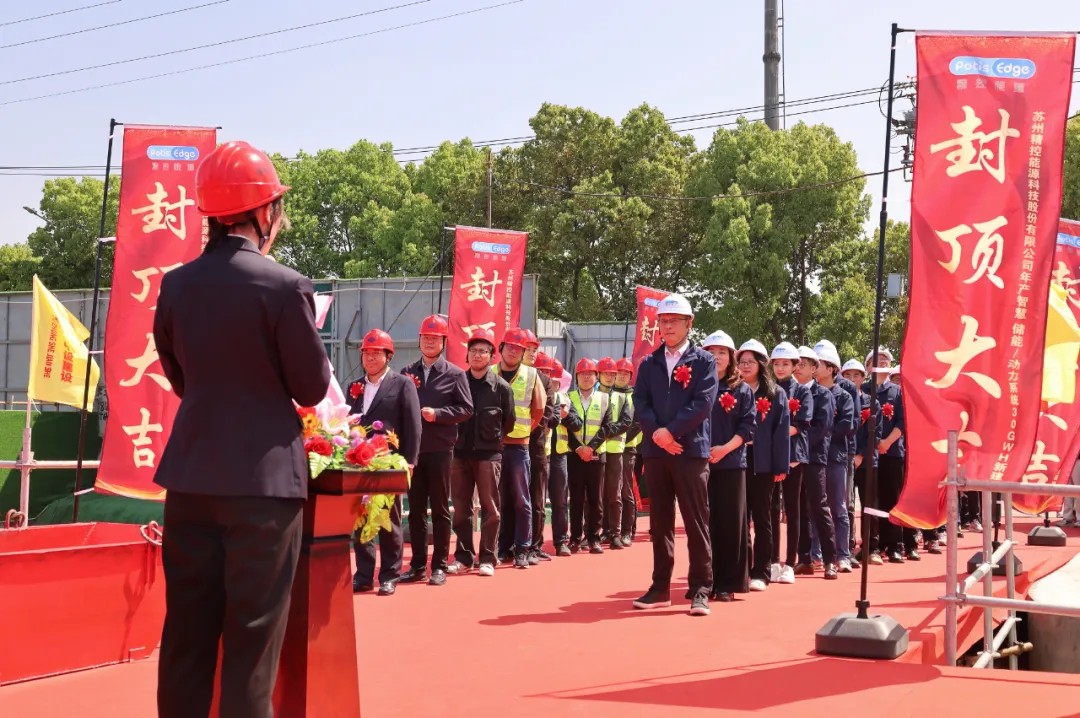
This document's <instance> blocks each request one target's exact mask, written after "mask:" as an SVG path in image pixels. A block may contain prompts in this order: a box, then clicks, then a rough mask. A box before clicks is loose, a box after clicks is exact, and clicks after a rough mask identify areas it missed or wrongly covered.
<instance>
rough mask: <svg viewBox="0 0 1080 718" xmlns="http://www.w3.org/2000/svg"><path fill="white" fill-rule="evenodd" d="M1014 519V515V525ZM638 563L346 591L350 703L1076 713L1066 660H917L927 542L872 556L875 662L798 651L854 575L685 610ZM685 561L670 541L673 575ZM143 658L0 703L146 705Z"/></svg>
mask: <svg viewBox="0 0 1080 718" xmlns="http://www.w3.org/2000/svg"><path fill="white" fill-rule="evenodd" d="M646 524H647V519H645V520H643V522H642V527H643V528H645V525H646ZM1030 526H1031V524H1029V523H1022V522H1018V526H1017V532H1018V533H1020V532H1021V531H1023V532H1025V533H1026V531H1027V530H1028V529H1029V528H1030ZM1070 534H1071V537H1070V545H1069V547H1068V548H1066V549H1054V548H1036V547H1026V546H1025V547H1023V548H1022V549H1021V550H1020V556H1021V557H1022V558H1023V560H1024V562H1025V565H1026V567H1027V568H1028V571H1029V574H1028V575H1029V577H1030V578H1031V579H1034V578H1038V577H1039V576H1041V575H1045V574H1046V573H1049V572H1050V571H1052V570H1054V569H1056V568H1057V567H1059V566H1061V565H1063V564H1064V563H1065V562H1066V561H1067V560H1068V559H1069V558H1071V557H1072V556H1073V555H1074V554H1075V553H1077V551H1078V550H1080V532H1078V531H1070ZM980 542H981V536H980V535H977V534H969V535H968V536H966V537H965V538H964V539H963V540H962V542H961V546H962V549H961V552H960V557H961V560H962V561H966V560H967V558H968V557H969V556H970V555H971V554H972V553H973V552H975V551H976V550H978V548H979V546H980ZM650 567H651V551H650V546H649V543H648V542H647V540H639V542H638V543H637V544H635V546H634V547H633V548H632V549H629V550H624V551H620V552H607V553H606V554H605V555H604V556H590V555H581V556H574V557H571V558H569V559H561V560H555V561H553V562H552V563H550V564H544V565H541V566H539V567H536V568H532V569H530V570H528V571H516V570H514V569H512V568H501V569H499V570H498V571H497V572H496V575H495V577H494V578H482V577H479V576H476V575H470V576H464V577H459V578H455V577H451V578H450V580H449V581H448V583H447V585H446V586H445V587H442V588H434V587H429V586H426V585H422V584H421V585H411V586H401V587H400V588H399V589H398V592H397V595H395V596H393V597H389V598H380V597H378V596H375V595H373V594H368V595H363V596H357V597H356V598H355V599H354V605H355V609H356V624H357V645H358V652H359V662H360V666H361V668H360V672H361V681H360V690H361V706H362V710H363V714H364V716H365V718H398V717H400V718H406V717H407V718H413V717H414V716H424V718H467V717H469V716H495V715H503V716H513V717H514V718H541V717H543V718H550V716H554V715H559V716H590V717H591V718H637V717H641V718H646V717H648V718H655V717H656V716H664V717H665V718H668V717H669V716H676V717H678V716H687V717H689V716H739V715H743V716H747V715H751V714H753V715H754V716H798V717H799V718H811V717H813V716H828V717H829V718H835V717H836V716H837V715H859V716H862V717H867V718H871V717H877V716H881V717H882V718H884V717H885V716H889V717H890V718H892V717H894V716H907V715H911V716H919V717H920V718H929V717H931V716H943V715H960V714H963V713H966V712H968V711H970V710H973V709H974V710H979V711H982V710H992V711H993V712H994V714H998V715H1024V716H1029V717H1031V718H1051V717H1053V718H1060V717H1063V716H1080V676H1071V675H1063V674H1036V673H1017V674H1009V673H1008V672H1006V671H996V672H993V673H989V672H977V671H975V670H974V669H963V668H949V669H945V668H941V667H939V666H938V665H932V664H933V663H934V662H935V661H936V662H937V663H940V655H941V653H942V650H943V641H942V635H943V632H942V626H943V623H944V617H943V611H942V609H941V604H940V603H939V602H938V601H937V600H936V598H937V597H938V596H939V595H941V593H942V592H943V590H944V573H945V560H944V556H925V557H924V559H923V561H922V562H920V563H906V564H904V565H900V566H882V567H872V570H871V579H870V598H871V600H872V601H873V604H874V608H875V609H876V610H880V611H883V612H887V613H889V614H891V615H892V616H894V617H895V618H897V619H898V620H900V621H901V622H902V623H903V624H905V625H906V626H907V627H908V628H909V630H910V631H911V649H910V650H909V652H908V653H907V654H906V655H905V656H904V657H903V659H902V660H901V661H898V662H892V663H872V662H864V661H851V660H841V659H831V658H820V657H817V656H816V655H814V654H813V645H814V632H815V631H816V630H817V629H818V628H820V627H821V626H822V624H824V622H825V621H826V620H827V619H828V618H829V617H830V616H832V615H833V614H835V613H838V612H840V611H848V610H851V609H852V605H853V602H854V600H855V598H856V596H857V592H858V574H852V575H850V576H842V577H841V580H839V581H834V582H826V581H823V580H821V579H820V577H815V578H800V579H799V582H798V583H797V584H796V585H794V586H772V587H770V589H769V590H768V591H767V592H765V593H763V594H751V595H749V596H746V597H744V600H741V601H737V602H735V603H731V604H713V610H712V615H711V616H709V617H707V618H691V617H689V616H687V615H686V610H687V608H688V605H687V604H688V602H686V601H684V600H682V595H681V594H682V592H683V591H684V590H685V585H686V584H685V580H678V581H676V584H675V586H674V587H673V594H677V595H673V598H674V599H675V605H674V606H672V607H671V608H670V609H668V610H663V611H649V612H641V611H634V610H633V609H632V608H631V606H630V601H631V600H632V599H633V598H636V597H637V596H638V595H640V594H641V593H642V591H643V590H644V588H645V587H646V586H647V584H648V580H649V572H650ZM685 568H686V558H685V549H684V547H683V544H682V543H681V542H680V547H679V551H678V552H677V566H676V575H677V576H683V575H685ZM997 583H998V584H999V585H1000V584H1002V583H1003V579H999V580H998V581H997ZM962 624H963V625H964V631H965V633H964V635H962V636H961V641H960V642H961V645H962V646H964V647H966V646H968V645H970V644H971V643H972V642H973V641H975V640H977V639H978V638H979V637H981V625H980V624H979V621H978V620H977V615H976V612H972V613H971V614H970V618H968V619H967V620H966V621H964V620H962ZM3 650H18V647H15V646H5V647H4V649H3ZM368 666H370V667H371V669H370V673H368V670H367V667H368ZM156 669H157V663H156V661H155V660H154V659H150V660H147V661H141V662H138V663H131V664H127V665H121V666H113V667H109V668H103V669H97V670H93V671H86V672H83V673H76V674H72V675H67V676H60V677H56V678H50V679H45V680H40V681H31V682H28V683H23V684H18V685H13V686H9V687H6V688H3V689H0V715H3V716H8V715H11V716H34V717H35V718H60V717H61V716H72V717H74V716H78V718H146V717H147V716H152V715H154V713H155V710H154V690H155V672H156ZM365 674H367V675H370V676H379V678H377V679H376V678H368V677H366V676H365ZM281 718H289V716H282V717H281Z"/></svg>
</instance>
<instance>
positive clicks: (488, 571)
mask: <svg viewBox="0 0 1080 718" xmlns="http://www.w3.org/2000/svg"><path fill="white" fill-rule="evenodd" d="M477 573H479V574H480V575H481V576H494V575H495V567H494V566H492V565H491V564H490V563H482V564H480V569H479V570H478V571H477Z"/></svg>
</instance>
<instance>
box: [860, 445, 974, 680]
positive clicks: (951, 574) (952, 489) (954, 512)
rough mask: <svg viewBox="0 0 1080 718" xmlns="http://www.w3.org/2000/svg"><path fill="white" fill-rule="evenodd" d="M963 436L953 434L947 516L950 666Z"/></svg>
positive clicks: (947, 656) (948, 659) (951, 661)
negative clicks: (959, 453)
mask: <svg viewBox="0 0 1080 718" xmlns="http://www.w3.org/2000/svg"><path fill="white" fill-rule="evenodd" d="M959 436H960V432H958V431H956V430H955V429H954V430H952V431H950V432H949V439H948V440H949V448H948V461H949V482H948V486H947V487H946V489H945V497H946V516H947V518H946V521H945V530H946V531H948V533H949V540H948V541H947V542H946V543H945V596H946V597H947V598H948V599H949V600H948V601H946V602H945V665H947V666H955V665H956V630H957V626H956V623H957V614H958V613H959V606H957V604H956V601H955V600H953V599H955V598H956V588H957V565H958V557H957V551H958V547H957V545H956V538H955V537H956V534H957V533H958V530H957V527H958V524H959V523H960V493H959V492H960V490H959V489H958V488H957V486H956V473H957V466H956V464H957V445H958V442H959ZM867 558H869V557H867Z"/></svg>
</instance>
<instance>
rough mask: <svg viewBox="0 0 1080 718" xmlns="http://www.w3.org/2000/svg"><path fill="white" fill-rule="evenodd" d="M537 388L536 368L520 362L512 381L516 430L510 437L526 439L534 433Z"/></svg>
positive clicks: (511, 388) (511, 389)
mask: <svg viewBox="0 0 1080 718" xmlns="http://www.w3.org/2000/svg"><path fill="white" fill-rule="evenodd" d="M535 389H536V370H535V369H533V368H532V367H531V366H526V365H525V364H520V365H519V366H518V370H517V374H515V375H514V380H513V381H512V382H510V391H511V393H513V395H514V430H513V431H511V432H510V434H509V437H508V438H510V439H525V438H528V436H529V434H531V433H532V398H533V391H534V390H535Z"/></svg>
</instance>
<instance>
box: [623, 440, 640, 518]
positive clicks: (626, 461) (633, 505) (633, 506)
mask: <svg viewBox="0 0 1080 718" xmlns="http://www.w3.org/2000/svg"><path fill="white" fill-rule="evenodd" d="M637 458H638V456H637V453H636V452H632V451H625V452H623V455H622V521H621V526H622V535H623V536H633V535H634V533H635V531H636V530H637V499H636V498H634V472H635V469H636V466H637Z"/></svg>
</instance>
